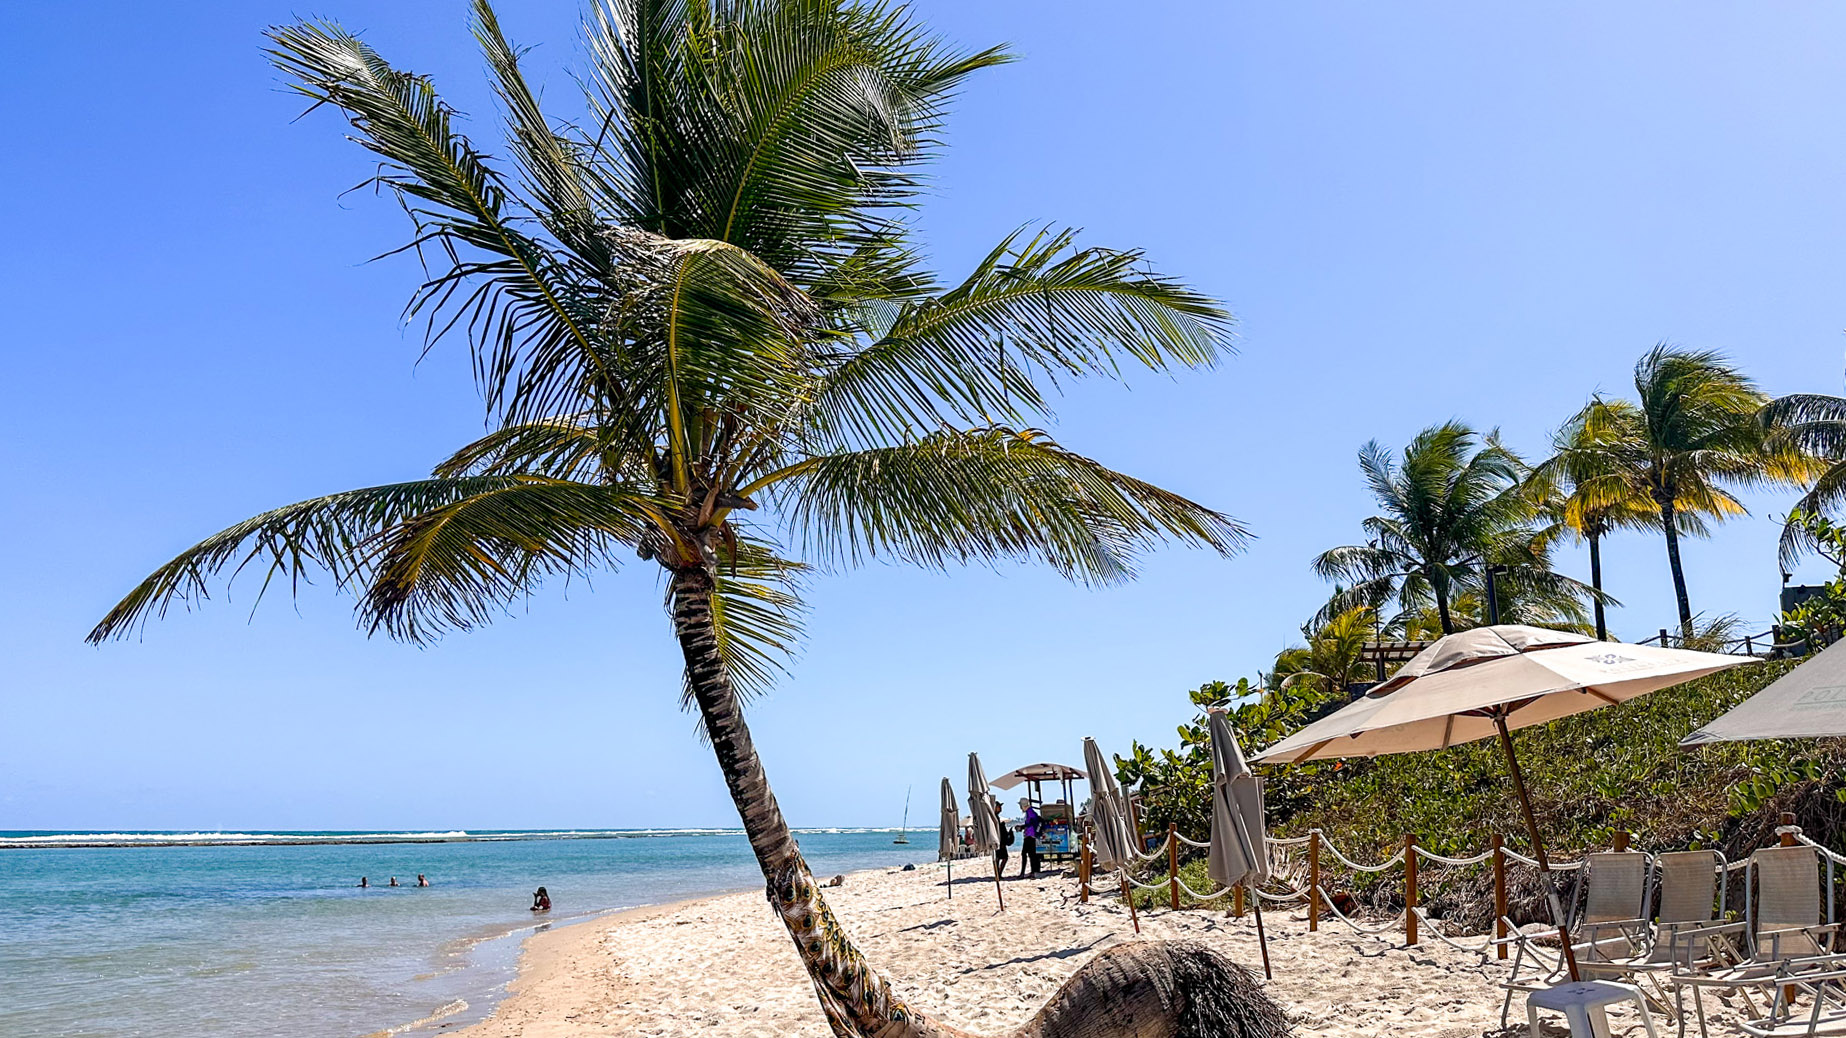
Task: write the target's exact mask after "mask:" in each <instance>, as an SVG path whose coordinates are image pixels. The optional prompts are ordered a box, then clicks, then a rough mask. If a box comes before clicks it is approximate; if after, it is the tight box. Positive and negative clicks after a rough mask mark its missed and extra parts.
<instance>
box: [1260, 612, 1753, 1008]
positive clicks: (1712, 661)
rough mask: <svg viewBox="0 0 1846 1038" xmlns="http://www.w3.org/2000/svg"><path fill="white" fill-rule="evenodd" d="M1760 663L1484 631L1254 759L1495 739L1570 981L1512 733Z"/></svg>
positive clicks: (1437, 650)
mask: <svg viewBox="0 0 1846 1038" xmlns="http://www.w3.org/2000/svg"><path fill="white" fill-rule="evenodd" d="M1754 662H1756V661H1755V659H1754V658H1753V657H1749V656H1729V655H1724V654H1720V653H1714V652H1694V651H1692V650H1689V649H1668V648H1661V647H1657V646H1652V645H1626V644H1622V643H1618V642H1600V641H1596V640H1594V639H1591V638H1587V637H1585V636H1583V635H1580V634H1571V633H1569V632H1565V631H1552V630H1547V629H1545V628H1542V627H1526V626H1523V625H1520V624H1497V625H1495V626H1492V627H1479V628H1475V629H1474V630H1471V631H1463V632H1461V633H1459V634H1451V635H1449V636H1448V637H1446V638H1442V639H1440V640H1438V641H1437V642H1436V643H1435V644H1433V645H1431V646H1430V647H1429V648H1427V649H1424V650H1423V651H1422V652H1420V653H1418V654H1417V655H1416V658H1414V659H1412V660H1411V661H1410V662H1409V663H1406V664H1404V666H1403V669H1402V670H1400V671H1398V673H1397V674H1396V675H1394V676H1393V677H1392V678H1391V679H1390V680H1389V681H1386V682H1384V683H1383V684H1381V685H1379V686H1378V687H1376V688H1374V689H1372V691H1371V692H1369V693H1367V694H1366V696H1365V697H1364V698H1363V699H1360V700H1359V701H1357V702H1355V703H1352V704H1350V705H1348V706H1346V707H1344V708H1342V709H1340V710H1338V711H1336V712H1335V713H1332V714H1330V715H1328V716H1326V717H1323V718H1321V719H1320V720H1318V721H1316V722H1314V723H1313V724H1311V725H1308V726H1307V727H1305V728H1303V729H1301V730H1300V731H1298V732H1296V733H1295V734H1293V735H1291V736H1289V737H1288V738H1286V739H1283V740H1282V741H1281V742H1278V743H1276V744H1275V745H1274V746H1271V747H1270V748H1269V749H1267V750H1264V751H1263V752H1262V753H1260V754H1258V755H1257V757H1256V759H1257V760H1258V761H1259V762H1265V761H1266V762H1272V763H1280V762H1295V761H1308V760H1325V759H1328V758H1332V757H1376V756H1380V755H1383V754H1387V753H1410V752H1415V751H1418V750H1439V749H1446V748H1448V747H1450V746H1458V745H1460V744H1462V743H1465V742H1473V741H1474V740H1476V739H1485V738H1487V737H1489V736H1493V735H1498V736H1499V738H1500V745H1501V748H1502V749H1503V750H1504V751H1505V753H1506V767H1507V772H1508V776H1509V777H1510V778H1511V779H1512V783H1513V791H1514V792H1515V793H1516V794H1517V796H1518V798H1519V809H1520V811H1521V813H1522V814H1523V815H1524V816H1525V823H1526V835H1527V836H1528V837H1529V838H1530V839H1531V841H1532V856H1533V857H1534V858H1536V859H1538V867H1539V869H1540V870H1541V871H1543V872H1544V873H1545V877H1546V886H1547V889H1548V891H1549V893H1550V900H1551V912H1552V918H1553V921H1554V922H1556V923H1557V924H1558V925H1559V931H1560V934H1561V935H1562V936H1563V939H1564V956H1565V960H1566V962H1567V964H1568V965H1569V967H1570V975H1571V979H1573V980H1575V979H1578V973H1577V960H1576V956H1575V955H1574V954H1572V953H1571V947H1570V938H1569V935H1568V934H1565V933H1563V924H1564V912H1563V907H1562V903H1561V902H1560V901H1559V899H1558V896H1557V892H1556V888H1555V886H1553V885H1552V884H1551V882H1550V879H1551V876H1550V873H1551V863H1550V861H1549V860H1548V859H1547V858H1546V857H1545V842H1544V839H1543V837H1542V836H1541V835H1540V834H1539V831H1538V820H1537V819H1536V818H1535V817H1534V816H1533V813H1532V799H1531V797H1530V795H1528V794H1527V792H1526V786H1525V778H1524V776H1522V775H1521V774H1520V772H1519V758H1518V756H1517V755H1515V754H1514V752H1513V738H1512V735H1511V734H1510V730H1511V729H1514V728H1524V727H1527V726H1529V725H1534V724H1543V723H1544V722H1546V721H1552V720H1556V719H1557V718H1560V717H1568V716H1570V715H1571V714H1578V713H1582V712H1583V711H1585V710H1594V709H1596V708H1597V707H1599V706H1608V705H1611V704H1614V703H1621V702H1625V701H1627V700H1630V699H1633V698H1635V697H1637V696H1643V695H1646V694H1647V693H1649V692H1655V691H1658V690H1660V689H1663V688H1668V687H1670V686H1673V685H1677V684H1680V683H1681V682H1685V681H1690V680H1692V679H1693V678H1697V677H1703V676H1704V675H1706V674H1714V673H1716V672H1718V671H1721V670H1725V669H1728V668H1730V667H1735V666H1738V665H1739V664H1743V663H1754Z"/></svg>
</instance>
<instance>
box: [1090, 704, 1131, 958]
mask: <svg viewBox="0 0 1846 1038" xmlns="http://www.w3.org/2000/svg"><path fill="white" fill-rule="evenodd" d="M1083 765H1084V767H1086V768H1088V769H1089V770H1090V828H1091V829H1093V830H1095V836H1096V839H1095V842H1094V844H1093V845H1092V849H1093V851H1094V856H1095V863H1096V865H1097V866H1098V867H1100V868H1101V869H1102V870H1103V871H1105V872H1108V871H1111V870H1115V869H1120V870H1121V873H1120V878H1121V883H1122V900H1123V901H1124V902H1126V903H1127V905H1128V918H1129V921H1131V922H1133V923H1134V926H1135V933H1140V932H1141V917H1140V916H1139V915H1138V914H1136V912H1135V902H1134V897H1133V895H1132V894H1130V893H1129V891H1128V866H1130V865H1132V864H1134V859H1135V851H1134V843H1135V840H1134V829H1133V828H1132V827H1131V826H1130V825H1129V824H1128V801H1127V799H1126V798H1124V797H1123V796H1122V787H1121V786H1120V785H1119V784H1118V783H1117V782H1116V781H1115V769H1113V768H1111V767H1109V765H1108V762H1107V761H1106V760H1105V759H1104V757H1103V755H1102V749H1101V748H1100V747H1098V746H1097V745H1096V740H1095V739H1090V738H1086V739H1084V740H1083Z"/></svg>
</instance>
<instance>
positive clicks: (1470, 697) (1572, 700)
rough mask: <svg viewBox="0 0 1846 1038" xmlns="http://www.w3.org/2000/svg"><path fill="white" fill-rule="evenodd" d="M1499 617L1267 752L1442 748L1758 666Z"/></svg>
mask: <svg viewBox="0 0 1846 1038" xmlns="http://www.w3.org/2000/svg"><path fill="white" fill-rule="evenodd" d="M1751 662H1754V660H1753V659H1752V658H1751V657H1748V656H1728V655H1723V654H1720V653H1715V652H1694V651H1692V650H1690V649H1665V648H1660V647H1658V646H1653V645H1624V644H1621V643H1619V642H1599V641H1595V640H1594V639H1591V638H1586V637H1584V636H1583V635H1580V634H1571V633H1569V632H1567V631H1549V630H1546V629H1544V628H1542V627H1524V626H1521V625H1518V624H1500V625H1498V626H1495V627H1479V628H1476V629H1474V630H1472V631H1463V632H1461V633H1460V634H1451V635H1449V636H1448V637H1446V638H1443V639H1441V640H1440V641H1437V642H1436V643H1435V644H1434V645H1431V646H1430V647H1429V648H1427V649H1424V650H1423V651H1422V652H1420V653H1418V654H1417V656H1416V658H1415V659H1412V660H1411V661H1410V662H1409V663H1406V664H1404V667H1403V669H1402V670H1400V671H1399V672H1398V673H1397V674H1396V675H1394V676H1393V677H1392V678H1391V680H1389V681H1387V682H1385V683H1383V684H1382V685H1379V686H1378V687H1377V688H1374V689H1372V691H1371V692H1369V693H1367V694H1366V696H1365V697H1364V698H1363V699H1360V700H1358V701H1357V702H1354V703H1352V704H1351V705H1349V706H1347V707H1345V708H1344V709H1341V710H1339V711H1337V712H1336V713H1333V714H1329V715H1328V716H1326V717H1323V718H1321V719H1320V720H1318V721H1316V722H1314V723H1313V724H1311V725H1308V726H1307V727H1306V728H1303V729H1301V730H1300V731H1298V732H1296V733H1295V734H1293V735H1291V736H1289V737H1288V738H1286V739H1283V740H1282V741H1281V742H1278V743H1276V744H1275V745H1274V746H1271V747H1269V748H1268V749H1267V750H1264V751H1263V752H1262V753H1260V754H1258V755H1257V757H1256V760H1257V761H1259V762H1264V763H1280V762H1297V761H1307V760H1326V759H1329V758H1333V757H1376V756H1379V755H1381V754H1387V753H1412V752H1415V751H1418V750H1440V749H1446V748H1447V747H1450V746H1459V745H1461V744H1462V743H1466V742H1473V741H1474V740H1476V739H1485V738H1488V737H1489V736H1492V735H1495V734H1497V733H1498V732H1499V731H1500V729H1501V727H1502V726H1504V727H1505V728H1508V729H1518V728H1525V727H1528V726H1530V725H1535V724H1543V723H1545V722H1547V721H1555V720H1557V719H1558V718H1560V717H1568V716H1570V715H1571V714H1578V713H1582V712H1583V711H1585V710H1594V709H1596V708H1597V707H1600V706H1608V705H1610V704H1612V703H1620V702H1624V701H1626V700H1629V699H1633V698H1635V697H1636V696H1642V695H1646V694H1647V693H1649V692H1654V691H1658V690H1659V689H1663V688H1667V687H1669V686H1672V685H1677V684H1680V683H1681V682H1684V681H1690V680H1692V679H1693V678H1697V677H1703V676H1704V675H1706V674H1713V673H1716V672H1718V671H1720V670H1725V669H1727V668H1730V667H1735V666H1737V665H1738V664H1741V663H1751Z"/></svg>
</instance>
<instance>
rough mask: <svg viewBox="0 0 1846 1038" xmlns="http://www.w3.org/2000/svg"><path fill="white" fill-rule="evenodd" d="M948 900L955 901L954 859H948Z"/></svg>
mask: <svg viewBox="0 0 1846 1038" xmlns="http://www.w3.org/2000/svg"><path fill="white" fill-rule="evenodd" d="M949 900H950V901H953V900H955V859H954V858H950V859H949Z"/></svg>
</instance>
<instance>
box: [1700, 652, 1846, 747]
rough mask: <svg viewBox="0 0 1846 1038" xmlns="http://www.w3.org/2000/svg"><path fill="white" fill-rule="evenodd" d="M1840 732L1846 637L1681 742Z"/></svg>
mask: <svg viewBox="0 0 1846 1038" xmlns="http://www.w3.org/2000/svg"><path fill="white" fill-rule="evenodd" d="M1836 735H1846V641H1839V642H1834V643H1833V644H1832V645H1830V646H1828V647H1827V649H1826V650H1825V651H1823V652H1821V653H1818V654H1817V655H1815V656H1813V657H1812V658H1810V659H1808V660H1806V661H1805V662H1803V663H1802V664H1801V665H1800V666H1798V667H1796V668H1795V669H1794V670H1791V671H1789V672H1788V673H1786V674H1784V675H1782V676H1781V677H1779V678H1777V679H1775V681H1774V682H1773V683H1771V684H1770V686H1769V687H1768V688H1765V689H1763V690H1762V691H1761V692H1758V693H1757V694H1755V695H1753V696H1751V697H1750V698H1748V699H1746V700H1744V701H1743V702H1741V703H1739V704H1737V705H1736V706H1735V707H1732V708H1731V709H1730V710H1729V711H1727V712H1726V713H1724V714H1722V715H1720V716H1719V717H1718V719H1717V720H1715V721H1713V722H1712V723H1710V724H1708V725H1706V726H1705V727H1703V728H1700V729H1699V730H1698V731H1696V732H1693V733H1692V734H1691V735H1688V736H1686V737H1685V738H1684V739H1681V740H1680V741H1679V744H1680V745H1681V746H1702V745H1704V744H1705V743H1708V742H1736V741H1741V740H1745V739H1818V738H1825V737H1828V736H1836Z"/></svg>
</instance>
